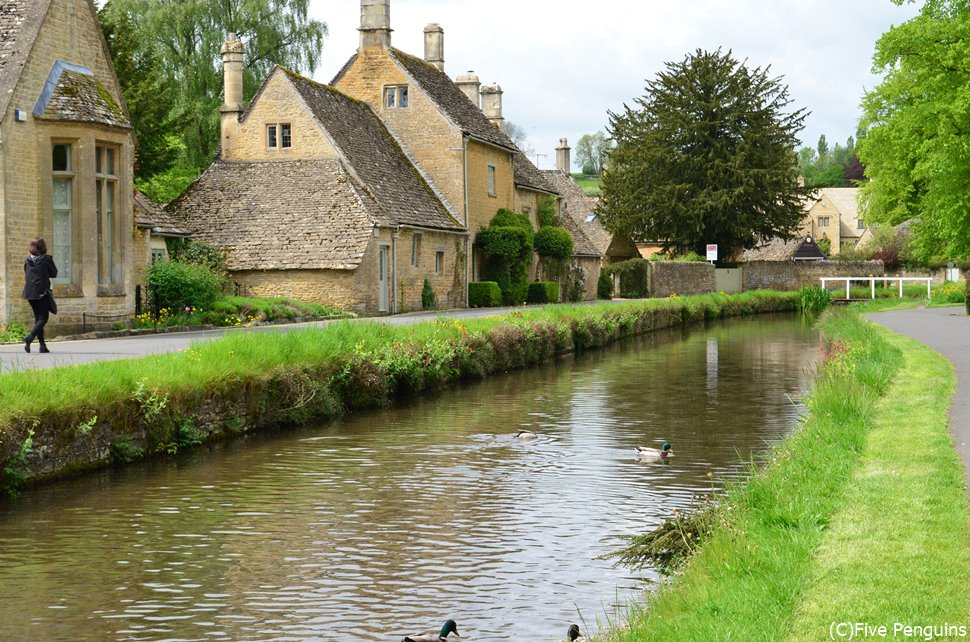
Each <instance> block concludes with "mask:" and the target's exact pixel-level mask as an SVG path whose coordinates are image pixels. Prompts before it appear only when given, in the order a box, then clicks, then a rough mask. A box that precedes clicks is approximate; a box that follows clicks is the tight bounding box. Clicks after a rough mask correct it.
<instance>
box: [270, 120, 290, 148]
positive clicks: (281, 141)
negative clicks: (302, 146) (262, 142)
mask: <svg viewBox="0 0 970 642" xmlns="http://www.w3.org/2000/svg"><path fill="white" fill-rule="evenodd" d="M266 147H268V148H269V149H290V148H291V147H293V132H292V128H291V127H290V124H289V123H276V124H273V125H267V126H266Z"/></svg>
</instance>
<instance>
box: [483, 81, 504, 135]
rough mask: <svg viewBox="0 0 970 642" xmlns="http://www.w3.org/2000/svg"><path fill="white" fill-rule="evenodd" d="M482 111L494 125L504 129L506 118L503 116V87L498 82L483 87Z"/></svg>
mask: <svg viewBox="0 0 970 642" xmlns="http://www.w3.org/2000/svg"><path fill="white" fill-rule="evenodd" d="M482 111H483V112H485V118H487V119H488V120H489V122H491V123H492V124H493V125H495V126H496V127H498V128H499V129H502V125H503V124H504V123H505V118H503V117H502V87H501V86H499V85H498V84H495V85H485V86H484V87H482Z"/></svg>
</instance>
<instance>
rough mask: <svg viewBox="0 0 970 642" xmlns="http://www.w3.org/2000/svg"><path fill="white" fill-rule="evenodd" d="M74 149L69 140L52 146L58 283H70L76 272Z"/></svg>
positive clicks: (54, 232) (55, 250)
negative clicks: (73, 247)
mask: <svg viewBox="0 0 970 642" xmlns="http://www.w3.org/2000/svg"><path fill="white" fill-rule="evenodd" d="M73 151H74V148H73V146H72V145H70V144H67V143H54V145H53V146H52V154H51V156H52V158H51V161H52V162H51V170H52V171H51V176H52V179H53V193H52V197H53V198H52V199H51V200H52V206H53V207H52V210H53V212H52V214H53V219H54V220H53V223H54V225H53V236H52V238H51V248H52V249H51V252H52V254H51V256H53V257H54V263H55V264H57V270H58V275H59V276H58V278H56V279H54V282H55V283H70V282H71V276H72V271H73V265H72V262H73V253H72V245H73V243H72V240H73V238H74V231H73V230H74V221H73V219H74V159H73Z"/></svg>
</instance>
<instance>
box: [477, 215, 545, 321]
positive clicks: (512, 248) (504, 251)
mask: <svg viewBox="0 0 970 642" xmlns="http://www.w3.org/2000/svg"><path fill="white" fill-rule="evenodd" d="M534 236H535V234H534V232H533V230H532V223H531V222H529V218H528V217H527V216H523V215H522V214H516V213H515V212H513V211H511V210H506V209H501V210H499V211H498V213H497V214H496V215H495V218H493V219H492V222H491V223H490V225H489V227H487V228H485V229H482V230H480V231H479V232H478V234H477V235H476V237H475V243H476V245H478V247H480V248H481V249H482V253H483V254H484V255H485V261H484V265H483V268H482V272H483V274H484V276H485V278H486V279H487V280H489V281H495V282H496V283H498V286H499V289H500V290H501V291H502V301H503V303H505V304H506V305H519V304H521V303H524V302H525V296H526V292H527V290H528V288H529V280H528V274H527V271H528V268H529V264H530V263H531V262H532V241H533V238H534Z"/></svg>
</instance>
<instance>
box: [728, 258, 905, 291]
mask: <svg viewBox="0 0 970 642" xmlns="http://www.w3.org/2000/svg"><path fill="white" fill-rule="evenodd" d="M885 273H886V270H885V268H884V267H883V264H882V261H846V262H840V261H751V262H750V263H744V264H743V265H742V268H741V287H742V289H744V290H799V289H801V288H803V287H805V286H812V285H821V284H822V282H821V281H819V279H821V278H823V277H840V276H843V277H845V276H869V275H870V274H871V275H872V276H883V275H885Z"/></svg>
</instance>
